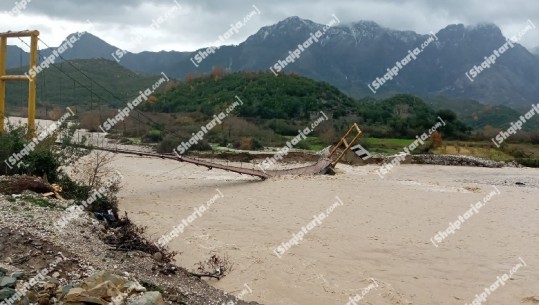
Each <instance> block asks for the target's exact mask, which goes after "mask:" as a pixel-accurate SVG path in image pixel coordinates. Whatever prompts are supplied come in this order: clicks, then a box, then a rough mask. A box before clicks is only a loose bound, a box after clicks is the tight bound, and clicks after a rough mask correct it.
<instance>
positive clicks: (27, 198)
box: [22, 196, 55, 209]
mask: <svg viewBox="0 0 539 305" xmlns="http://www.w3.org/2000/svg"><path fill="white" fill-rule="evenodd" d="M22 199H23V200H25V201H26V202H29V203H32V204H34V205H37V206H39V207H42V208H49V209H53V208H54V207H55V206H54V205H52V204H50V203H49V202H48V201H47V200H45V199H42V198H36V197H32V196H23V197H22Z"/></svg>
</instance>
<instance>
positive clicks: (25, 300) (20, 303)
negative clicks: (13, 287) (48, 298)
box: [16, 296, 30, 305]
mask: <svg viewBox="0 0 539 305" xmlns="http://www.w3.org/2000/svg"><path fill="white" fill-rule="evenodd" d="M16 304H17V305H30V300H29V299H28V297H27V296H24V297H22V299H20V300H19V301H18V302H17V303H16Z"/></svg>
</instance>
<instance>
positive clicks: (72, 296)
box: [64, 288, 85, 302]
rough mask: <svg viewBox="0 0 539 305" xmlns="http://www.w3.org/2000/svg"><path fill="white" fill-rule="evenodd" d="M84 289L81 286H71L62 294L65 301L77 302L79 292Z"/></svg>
mask: <svg viewBox="0 0 539 305" xmlns="http://www.w3.org/2000/svg"><path fill="white" fill-rule="evenodd" d="M84 291H85V290H84V289H82V288H71V289H70V290H69V291H68V293H67V294H66V295H65V296H64V300H65V301H66V302H78V301H79V298H80V296H81V294H82V293H83V292H84Z"/></svg>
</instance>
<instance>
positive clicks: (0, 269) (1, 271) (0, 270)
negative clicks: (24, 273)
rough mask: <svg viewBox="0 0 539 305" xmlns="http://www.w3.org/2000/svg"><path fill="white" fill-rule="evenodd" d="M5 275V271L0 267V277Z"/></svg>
mask: <svg viewBox="0 0 539 305" xmlns="http://www.w3.org/2000/svg"><path fill="white" fill-rule="evenodd" d="M6 274H7V270H6V269H4V268H1V267H0V276H4V275H6Z"/></svg>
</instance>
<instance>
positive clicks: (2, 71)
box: [0, 31, 39, 137]
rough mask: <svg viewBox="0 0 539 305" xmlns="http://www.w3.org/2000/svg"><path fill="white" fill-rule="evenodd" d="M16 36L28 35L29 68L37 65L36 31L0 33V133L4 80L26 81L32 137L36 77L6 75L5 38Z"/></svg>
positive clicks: (1, 127) (30, 135) (29, 132)
mask: <svg viewBox="0 0 539 305" xmlns="http://www.w3.org/2000/svg"><path fill="white" fill-rule="evenodd" d="M13 37H15V38H17V37H30V38H31V42H30V69H32V68H34V67H35V66H37V42H38V37H39V32H38V31H22V32H5V33H0V133H3V132H4V119H5V110H6V81H9V80H15V81H28V136H29V137H34V136H35V132H36V78H37V75H36V74H35V73H28V74H27V75H6V66H7V39H8V38H13Z"/></svg>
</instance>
